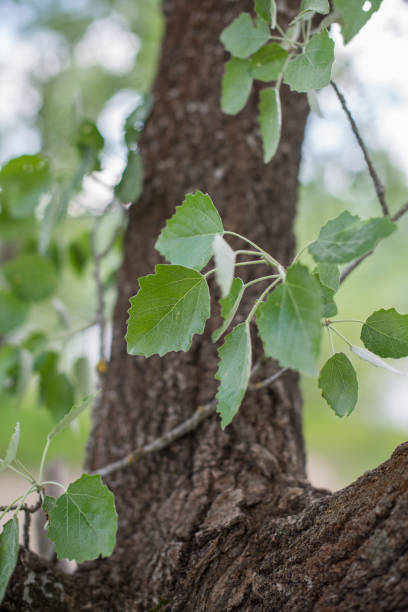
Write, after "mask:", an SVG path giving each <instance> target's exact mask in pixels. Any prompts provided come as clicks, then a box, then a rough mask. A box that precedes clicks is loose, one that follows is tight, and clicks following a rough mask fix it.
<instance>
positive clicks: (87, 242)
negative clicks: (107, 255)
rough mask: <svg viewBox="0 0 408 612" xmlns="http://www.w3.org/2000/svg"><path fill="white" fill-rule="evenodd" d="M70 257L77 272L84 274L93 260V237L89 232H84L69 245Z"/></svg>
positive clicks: (70, 261)
mask: <svg viewBox="0 0 408 612" xmlns="http://www.w3.org/2000/svg"><path fill="white" fill-rule="evenodd" d="M68 257H69V263H70V264H71V266H72V267H73V268H74V270H75V272H76V273H77V274H82V273H83V272H84V270H85V268H86V265H87V263H88V262H89V261H90V259H91V236H90V233H89V232H84V233H83V234H81V235H80V236H79V237H78V238H76V239H75V240H73V241H72V242H70V243H69V247H68Z"/></svg>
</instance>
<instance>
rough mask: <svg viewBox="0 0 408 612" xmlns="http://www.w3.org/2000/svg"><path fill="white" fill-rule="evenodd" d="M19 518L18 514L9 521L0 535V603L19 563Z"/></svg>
mask: <svg viewBox="0 0 408 612" xmlns="http://www.w3.org/2000/svg"><path fill="white" fill-rule="evenodd" d="M17 559H18V520H17V517H16V515H14V516H13V518H12V519H10V520H9V521H7V523H5V525H4V527H3V531H2V533H1V535H0V603H1V602H2V601H3V597H4V594H5V592H6V588H7V585H8V583H9V580H10V578H11V576H12V575H13V572H14V570H15V568H16V565H17Z"/></svg>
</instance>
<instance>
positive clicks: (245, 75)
mask: <svg viewBox="0 0 408 612" xmlns="http://www.w3.org/2000/svg"><path fill="white" fill-rule="evenodd" d="M250 67H251V63H250V61H249V60H247V59H236V58H234V57H233V58H232V59H230V60H229V62H227V63H226V64H225V67H224V75H223V77H222V84H221V109H222V111H223V112H224V113H226V114H227V115H236V114H237V113H239V111H241V110H242V109H243V108H244V106H245V104H246V103H247V100H248V97H249V94H250V93H251V87H252V81H253V79H252V76H251V74H250V72H249V69H250Z"/></svg>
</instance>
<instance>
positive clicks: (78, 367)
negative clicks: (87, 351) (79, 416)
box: [72, 357, 92, 398]
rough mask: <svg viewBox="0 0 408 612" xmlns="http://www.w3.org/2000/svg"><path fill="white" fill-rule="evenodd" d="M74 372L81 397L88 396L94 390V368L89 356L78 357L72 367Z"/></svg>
mask: <svg viewBox="0 0 408 612" xmlns="http://www.w3.org/2000/svg"><path fill="white" fill-rule="evenodd" d="M72 373H73V375H74V379H75V382H76V384H75V387H76V389H77V391H78V395H79V397H80V398H83V397H86V396H88V395H89V394H90V393H91V392H92V370H91V365H90V363H89V359H88V357H78V359H76V360H75V362H74V365H73V367H72Z"/></svg>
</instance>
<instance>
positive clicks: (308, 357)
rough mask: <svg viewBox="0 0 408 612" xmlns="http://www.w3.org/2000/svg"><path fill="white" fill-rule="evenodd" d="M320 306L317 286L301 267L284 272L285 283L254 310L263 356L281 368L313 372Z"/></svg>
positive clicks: (319, 337) (320, 327) (319, 330)
mask: <svg viewBox="0 0 408 612" xmlns="http://www.w3.org/2000/svg"><path fill="white" fill-rule="evenodd" d="M321 310H322V304H321V299H320V291H319V284H318V282H317V281H316V279H315V278H313V276H312V275H311V274H310V272H309V270H308V269H307V268H306V267H305V266H302V265H301V264H295V265H293V266H291V267H290V268H288V269H287V273H286V280H285V282H284V283H283V284H282V285H280V286H279V287H278V288H277V289H275V291H273V292H272V293H271V294H270V295H269V297H268V299H267V300H266V302H265V303H264V304H262V305H261V306H260V307H259V309H258V315H257V324H258V329H259V334H260V336H261V339H262V342H263V344H264V348H265V353H266V354H267V355H269V356H270V357H273V358H274V359H278V360H279V362H280V363H281V365H282V366H284V367H288V368H292V369H294V370H300V371H301V372H304V373H305V374H314V373H315V372H316V360H317V357H318V355H319V350H320V340H321V335H322V325H321V321H320V316H321Z"/></svg>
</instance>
